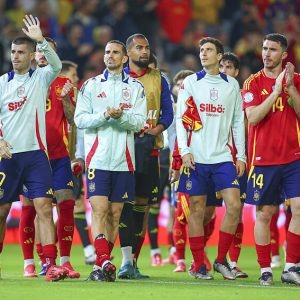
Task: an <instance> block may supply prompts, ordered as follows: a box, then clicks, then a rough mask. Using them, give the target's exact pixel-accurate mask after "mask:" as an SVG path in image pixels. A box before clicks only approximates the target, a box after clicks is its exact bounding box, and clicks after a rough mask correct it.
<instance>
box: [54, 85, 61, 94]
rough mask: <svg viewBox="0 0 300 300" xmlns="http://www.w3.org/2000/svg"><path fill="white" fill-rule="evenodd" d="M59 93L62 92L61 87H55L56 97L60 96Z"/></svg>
mask: <svg viewBox="0 0 300 300" xmlns="http://www.w3.org/2000/svg"><path fill="white" fill-rule="evenodd" d="M61 91H62V87H61V86H59V85H58V86H56V87H55V93H56V95H57V96H60V95H61Z"/></svg>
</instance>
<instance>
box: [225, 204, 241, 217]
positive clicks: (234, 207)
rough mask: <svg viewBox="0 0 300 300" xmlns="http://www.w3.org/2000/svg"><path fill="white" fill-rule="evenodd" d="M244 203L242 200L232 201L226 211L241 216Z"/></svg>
mask: <svg viewBox="0 0 300 300" xmlns="http://www.w3.org/2000/svg"><path fill="white" fill-rule="evenodd" d="M241 209H242V205H241V202H240V201H232V202H230V203H229V204H228V205H227V208H226V211H227V213H229V214H231V215H232V216H235V217H237V218H238V217H239V215H240V211H241Z"/></svg>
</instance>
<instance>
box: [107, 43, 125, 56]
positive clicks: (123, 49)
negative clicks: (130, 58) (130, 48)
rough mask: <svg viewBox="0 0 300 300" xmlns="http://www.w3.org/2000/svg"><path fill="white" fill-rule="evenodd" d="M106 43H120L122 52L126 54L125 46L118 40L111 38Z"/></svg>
mask: <svg viewBox="0 0 300 300" xmlns="http://www.w3.org/2000/svg"><path fill="white" fill-rule="evenodd" d="M108 44H118V45H121V46H122V53H123V54H124V55H127V51H126V46H125V44H124V43H123V42H121V41H119V40H111V41H109V42H108V43H107V45H108Z"/></svg>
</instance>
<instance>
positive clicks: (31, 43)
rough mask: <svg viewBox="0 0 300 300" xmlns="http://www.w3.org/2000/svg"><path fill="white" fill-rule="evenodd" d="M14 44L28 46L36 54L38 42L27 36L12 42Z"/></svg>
mask: <svg viewBox="0 0 300 300" xmlns="http://www.w3.org/2000/svg"><path fill="white" fill-rule="evenodd" d="M12 44H15V45H24V44H26V45H27V46H28V48H29V49H30V50H31V52H35V47H36V42H35V41H34V40H32V39H31V38H29V37H27V36H19V37H17V38H15V39H14V40H13V41H12Z"/></svg>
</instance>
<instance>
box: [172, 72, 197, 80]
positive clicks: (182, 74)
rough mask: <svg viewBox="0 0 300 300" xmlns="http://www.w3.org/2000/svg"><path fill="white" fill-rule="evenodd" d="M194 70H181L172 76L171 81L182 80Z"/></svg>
mask: <svg viewBox="0 0 300 300" xmlns="http://www.w3.org/2000/svg"><path fill="white" fill-rule="evenodd" d="M194 73H195V72H193V71H191V70H182V71H179V72H178V73H177V74H176V75H175V76H174V78H173V82H174V83H176V82H177V81H178V80H183V79H185V78H186V77H188V76H190V75H192V74H194Z"/></svg>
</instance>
